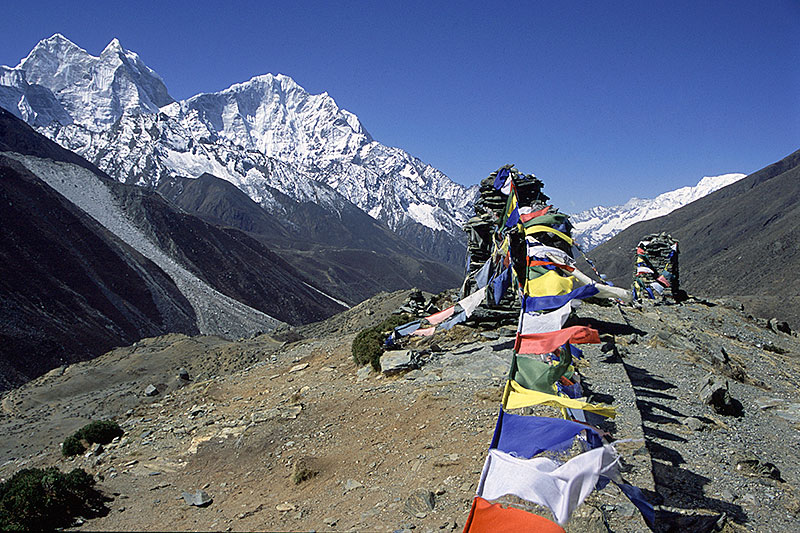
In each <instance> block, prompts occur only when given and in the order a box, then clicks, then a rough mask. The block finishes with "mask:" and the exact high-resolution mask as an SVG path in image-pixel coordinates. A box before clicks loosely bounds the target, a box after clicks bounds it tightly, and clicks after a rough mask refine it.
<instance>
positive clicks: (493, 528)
mask: <svg viewBox="0 0 800 533" xmlns="http://www.w3.org/2000/svg"><path fill="white" fill-rule="evenodd" d="M522 531H527V532H531V533H565V531H564V528H563V527H561V526H559V525H558V524H556V523H555V522H553V521H552V520H548V519H547V518H544V517H542V516H539V515H537V514H533V513H529V512H527V511H523V510H522V509H515V508H514V507H503V506H502V505H500V504H499V503H490V502H488V501H486V500H485V499H483V498H481V497H480V496H476V497H475V499H473V500H472V509H470V511H469V517H468V518H467V523H466V524H465V525H464V533H518V532H522Z"/></svg>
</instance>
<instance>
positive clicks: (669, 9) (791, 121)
mask: <svg viewBox="0 0 800 533" xmlns="http://www.w3.org/2000/svg"><path fill="white" fill-rule="evenodd" d="M9 4H10V5H9ZM2 12H3V13H2V17H0V64H5V65H12V66H13V65H16V64H17V63H18V62H19V60H20V59H21V58H23V57H24V56H25V55H27V53H28V52H29V51H30V49H31V48H32V47H33V46H34V45H35V44H36V43H37V42H38V41H39V40H40V39H44V38H46V37H49V36H50V35H52V34H53V33H56V32H60V33H62V34H64V35H65V36H66V37H67V38H69V39H70V40H72V41H73V42H75V43H76V44H78V45H79V46H81V47H83V48H85V49H86V50H88V51H89V52H90V53H92V54H95V55H96V54H99V53H100V51H101V50H102V49H103V48H104V47H105V45H106V44H107V43H108V42H109V41H110V40H111V39H112V38H114V37H118V38H119V39H120V41H121V42H122V45H123V46H124V47H125V48H127V49H129V50H133V51H135V52H137V53H139V55H140V57H141V58H142V60H143V61H144V62H145V63H147V64H148V65H149V66H150V67H151V68H153V69H154V70H155V71H156V72H158V73H159V74H160V75H161V76H162V78H163V79H164V81H165V83H166V84H167V87H168V89H169V91H170V93H171V94H172V96H173V97H175V98H177V99H183V98H187V97H189V96H192V95H194V94H197V93H199V92H210V91H218V90H221V89H224V88H226V87H228V86H230V85H232V84H233V83H237V82H241V81H245V80H247V79H249V78H251V77H253V76H255V75H258V74H263V73H266V72H272V73H283V74H287V75H289V76H291V77H292V78H294V79H295V81H296V82H297V83H299V84H300V85H301V86H303V87H305V89H306V90H308V91H309V92H312V93H319V92H323V91H327V92H328V93H329V94H330V95H331V96H333V97H334V99H335V100H336V102H337V103H338V104H339V106H340V107H343V108H345V109H348V110H350V111H352V112H354V113H355V114H356V115H358V117H359V118H360V119H361V121H362V122H363V124H364V125H365V127H366V128H367V130H368V131H369V132H370V133H371V134H372V136H373V137H374V138H375V139H376V140H378V141H380V142H382V143H384V144H388V145H392V146H398V147H401V148H403V149H405V150H407V151H408V152H410V153H411V154H413V155H415V156H417V157H419V158H420V159H422V160H424V161H426V162H428V163H430V164H432V165H433V166H435V167H437V168H439V169H441V170H442V171H443V172H445V173H446V174H447V175H448V176H450V177H451V178H452V179H454V180H456V181H458V182H460V183H464V184H468V185H469V184H474V183H477V181H478V180H480V179H481V178H483V177H485V176H486V175H488V174H489V173H490V172H491V171H493V170H495V169H496V168H497V167H499V166H501V165H503V164H505V163H507V162H509V163H515V164H516V165H517V168H519V169H520V170H522V171H525V172H529V173H530V172H532V173H535V174H536V175H538V176H539V177H540V178H542V179H543V180H544V182H545V185H546V186H545V192H547V193H548V194H549V195H550V196H551V197H552V199H553V201H554V203H555V204H556V205H557V206H559V207H561V208H562V210H565V211H568V212H575V211H577V210H580V209H584V208H588V207H591V206H594V205H598V204H602V205H612V204H617V203H623V202H624V201H626V200H627V199H628V198H630V197H631V196H639V197H652V196H655V195H657V194H659V193H661V192H665V191H667V190H671V189H675V188H677V187H681V186H684V185H692V184H694V183H696V182H697V181H698V180H699V179H700V178H701V177H702V176H704V175H716V174H721V173H726V172H744V173H749V172H753V171H755V170H758V169H759V168H762V167H764V166H766V165H768V164H770V163H773V162H775V161H777V160H778V159H780V158H782V157H783V156H785V155H787V154H789V153H791V152H793V151H794V150H796V149H798V148H800V37H798V30H799V29H800V1H798V0H777V1H764V2H754V1H752V0H746V1H739V0H725V1H713V2H712V1H700V0H695V1H688V2H680V1H674V0H673V1H670V2H642V1H631V2H620V1H615V2H602V1H586V2H568V1H564V2H560V1H558V2H554V1H550V0H548V1H528V2H505V3H495V2H486V1H485V0H482V1H471V0H462V1H460V2H438V1H434V0H428V1H421V2H387V1H374V0H373V1H368V2H367V1H365V2H362V1H340V2H335V1H328V2H307V1H302V0H301V1H294V2H291V1H282V2H268V1H263V2H229V1H220V0H215V1H213V2H205V1H199V0H196V1H192V2H182V1H172V2H163V3H162V2H148V1H143V0H142V1H137V2H130V1H129V2H124V3H113V2H78V1H71V0H70V1H65V0H59V1H58V2H36V1H33V2H18V1H12V2H10V3H7V4H6V5H5V6H4V7H3V9H2Z"/></svg>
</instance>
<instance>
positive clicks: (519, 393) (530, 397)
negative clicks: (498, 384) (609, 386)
mask: <svg viewBox="0 0 800 533" xmlns="http://www.w3.org/2000/svg"><path fill="white" fill-rule="evenodd" d="M532 405H549V406H551V407H561V408H569V409H582V410H584V411H589V412H591V413H596V414H598V415H600V416H605V417H609V418H614V417H616V416H617V411H616V409H614V408H613V407H610V406H605V405H597V404H591V403H586V402H582V401H580V400H575V399H573V398H567V397H565V396H556V395H554V394H546V393H544V392H539V391H534V390H530V389H526V388H525V387H523V386H522V385H520V384H519V383H517V382H516V381H514V380H513V379H511V380H508V382H507V383H506V388H505V391H504V392H503V408H505V409H518V408H520V407H530V406H532Z"/></svg>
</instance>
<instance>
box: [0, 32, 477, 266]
mask: <svg viewBox="0 0 800 533" xmlns="http://www.w3.org/2000/svg"><path fill="white" fill-rule="evenodd" d="M66 65H68V66H69V68H67V67H66ZM62 67H63V68H62ZM4 69H5V71H4V72H6V74H5V75H4V76H3V77H2V78H0V80H2V84H3V85H2V87H0V104H2V105H3V106H5V107H8V108H9V110H10V111H11V112H12V113H15V114H16V115H17V116H19V117H21V118H23V119H24V120H26V121H28V122H29V123H32V124H34V125H36V126H37V127H38V128H39V129H40V131H41V132H42V133H45V134H46V135H47V136H48V137H50V138H52V139H54V140H56V141H57V142H58V143H59V144H61V145H62V146H64V147H66V148H69V149H70V150H73V151H75V152H76V153H78V154H79V155H81V156H84V157H86V158H87V159H89V160H90V161H92V162H94V163H95V164H96V165H97V166H98V167H100V168H101V169H103V170H104V171H106V172H107V173H108V174H109V175H111V176H113V177H114V178H115V179H117V180H119V181H123V182H126V183H132V182H138V183H140V184H142V185H148V186H155V185H156V184H157V182H158V181H159V180H160V179H163V178H165V177H174V176H182V177H191V178H195V177H197V176H199V175H201V174H202V173H203V172H209V173H211V174H213V175H215V176H217V177H220V178H223V179H227V180H229V181H231V182H232V183H234V184H236V185H237V186H238V187H239V188H241V189H242V190H244V191H245V192H247V194H248V195H250V196H251V198H253V199H254V200H256V201H257V202H259V203H263V202H262V198H261V197H260V192H261V191H262V190H263V188H264V187H265V186H271V187H273V188H276V189H278V190H281V191H282V192H284V193H286V194H289V195H290V196H293V197H295V198H296V199H298V200H301V201H302V200H307V199H310V198H312V197H313V196H314V195H316V194H320V193H321V194H322V196H323V198H322V200H323V201H325V198H324V197H325V196H327V195H329V193H327V192H324V191H323V190H322V189H320V188H319V185H323V184H324V185H327V186H329V187H330V188H331V190H335V191H337V192H338V194H339V195H341V197H342V198H343V199H346V200H347V201H350V202H352V203H354V204H355V205H357V206H358V207H359V208H360V209H362V210H363V211H365V212H366V213H368V214H369V215H370V216H372V217H373V218H376V219H378V220H381V221H383V222H385V223H386V224H387V225H388V226H389V227H390V228H391V229H392V230H394V231H397V232H398V233H399V234H401V235H405V236H407V238H409V240H410V241H411V242H414V243H416V244H417V245H419V246H420V247H422V248H423V249H426V250H428V252H429V253H434V254H438V258H439V259H440V260H444V261H447V262H449V263H450V264H451V265H453V266H456V267H461V266H462V263H463V258H464V256H465V255H464V254H465V237H464V234H463V231H462V230H461V224H462V223H463V222H464V221H466V220H467V218H469V216H470V214H471V209H470V206H471V202H472V201H473V200H474V196H475V193H476V191H477V188H475V187H473V188H466V187H464V186H462V185H459V184H457V183H455V182H453V181H451V180H450V179H449V178H447V176H445V175H444V174H443V173H442V172H440V171H439V170H437V169H435V168H433V167H432V166H431V165H429V164H427V163H424V162H422V161H421V160H419V159H418V158H415V157H413V156H411V155H410V154H408V153H407V152H405V151H404V150H401V149H399V148H392V147H387V146H384V145H382V144H380V143H378V142H377V141H375V140H374V139H373V138H372V137H371V136H370V135H369V133H368V132H367V130H366V128H365V127H364V126H363V124H361V122H360V121H359V120H358V117H357V116H356V115H355V114H353V113H352V112H350V111H347V110H344V109H340V108H339V107H338V106H337V105H336V103H335V101H334V99H333V98H331V97H330V96H329V95H328V94H327V93H321V94H317V95H312V94H309V93H308V92H306V91H305V90H304V89H303V88H302V87H301V86H300V85H298V84H297V83H296V82H295V81H294V80H293V79H291V78H290V77H289V76H286V75H283V74H278V75H273V74H263V75H260V76H255V77H253V78H251V79H250V80H248V81H245V82H241V83H237V84H234V85H232V86H231V87H229V88H228V89H225V90H223V91H219V92H216V93H202V94H198V95H196V96H193V97H191V98H188V99H186V100H183V101H180V102H175V101H173V100H172V97H171V96H169V94H168V92H167V90H166V87H165V86H164V84H163V82H162V81H161V78H160V77H159V76H158V75H157V74H156V73H155V72H154V71H152V70H151V69H149V67H147V66H146V65H145V64H144V63H143V62H141V60H140V59H139V57H138V55H136V54H135V53H134V52H129V51H126V50H125V49H124V48H122V46H121V45H120V44H119V41H117V40H114V41H112V43H110V44H109V46H107V47H106V49H104V51H103V52H102V53H101V54H100V56H91V55H90V54H89V53H88V52H86V51H85V50H83V49H81V48H80V47H78V46H77V45H75V44H74V43H71V42H70V41H68V40H67V39H66V38H64V37H63V36H60V35H57V36H54V37H51V38H49V39H45V40H43V41H41V42H40V43H39V44H37V46H36V47H35V48H34V50H33V51H32V52H31V53H30V54H29V55H28V57H26V58H25V59H23V60H22V61H21V62H20V64H19V65H18V66H17V67H14V68H10V67H4ZM11 71H14V72H13V73H16V74H17V75H16V76H15V75H12V74H13V73H12V72H11ZM62 71H65V72H66V71H68V72H70V73H74V74H75V76H77V78H76V77H75V76H72V77H70V76H65V75H61V74H60V73H61V72H62ZM80 73H84V76H88V77H89V81H88V82H87V81H84V80H83V78H82V77H80ZM115 84H116V85H115ZM31 87H36V88H37V90H39V89H38V88H41V90H42V91H49V93H50V94H51V95H52V98H49V99H46V100H47V102H48V103H47V105H44V103H41V102H40V101H43V100H45V99H43V98H39V99H38V100H37V99H35V98H31V97H26V95H27V94H29V93H32V91H33V89H31ZM109 88H110V89H109ZM115 88H116V89H115ZM20 95H22V96H20ZM77 95H81V98H82V101H85V104H82V106H81V107H80V109H78V106H76V105H74V102H75V99H76V97H77ZM15 99H16V100H15ZM23 100H24V101H23ZM57 105H60V106H61V108H62V109H63V110H64V112H65V113H66V114H67V115H68V116H69V117H70V118H69V120H68V122H69V123H67V124H65V123H64V122H67V120H65V119H64V118H63V116H62V115H63V113H60V112H57V111H58V109H57V108H55V106H57ZM37 106H38V107H37ZM51 108H55V110H53V109H51ZM142 117H151V118H148V119H142ZM153 117H154V118H153ZM48 119H49V120H50V122H49V123H48V122H47V121H48ZM154 128H155V129H156V130H157V131H155V130H153V129H154ZM151 130H153V135H152V136H151V137H150V138H149V139H142V138H139V137H140V135H139V134H140V133H142V132H145V131H151ZM137 132H138V133H137ZM131 142H133V143H134V144H136V143H137V142H139V143H144V142H146V143H149V146H138V147H131V146H128V145H129V144H130V143H131ZM131 152H135V153H136V154H138V157H134V158H131V157H130V156H131ZM295 182H297V183H295ZM312 182H313V184H312ZM337 201H341V199H340V200H337ZM329 203H330V202H329ZM265 207H266V208H269V206H268V205H265ZM416 225H419V226H421V227H418V226H416ZM426 228H427V229H426ZM437 232H443V233H437ZM427 241H431V242H435V243H437V244H436V245H432V244H431V242H427Z"/></svg>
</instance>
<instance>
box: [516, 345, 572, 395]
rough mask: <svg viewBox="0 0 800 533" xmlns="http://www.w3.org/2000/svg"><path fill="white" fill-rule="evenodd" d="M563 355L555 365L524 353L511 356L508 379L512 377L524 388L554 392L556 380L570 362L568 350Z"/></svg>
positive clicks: (570, 357)
mask: <svg viewBox="0 0 800 533" xmlns="http://www.w3.org/2000/svg"><path fill="white" fill-rule="evenodd" d="M566 352H567V353H566V354H565V355H564V357H562V358H561V361H559V362H558V363H557V364H555V365H551V364H550V363H545V362H544V361H542V360H537V359H534V358H532V357H527V356H525V355H517V354H516V353H515V354H513V355H512V356H511V369H510V370H509V372H508V379H513V380H514V381H516V382H517V383H519V384H520V385H522V386H523V387H525V388H526V389H530V390H536V391H539V392H545V393H548V394H554V393H555V392H556V391H555V388H554V387H553V385H555V383H556V381H558V380H559V379H560V378H561V376H563V375H564V373H565V372H566V371H567V369H568V368H569V366H570V365H571V364H572V356H571V355H570V354H569V350H567V351H566Z"/></svg>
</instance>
